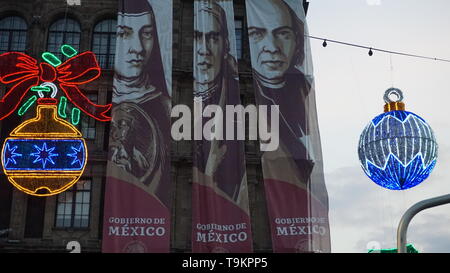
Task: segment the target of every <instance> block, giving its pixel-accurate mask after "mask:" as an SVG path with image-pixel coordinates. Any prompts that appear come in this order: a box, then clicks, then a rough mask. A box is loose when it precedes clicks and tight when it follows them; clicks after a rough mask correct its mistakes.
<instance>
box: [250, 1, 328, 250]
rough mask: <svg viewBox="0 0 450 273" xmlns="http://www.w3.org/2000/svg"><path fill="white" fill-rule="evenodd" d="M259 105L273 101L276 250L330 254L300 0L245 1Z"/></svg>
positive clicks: (267, 180)
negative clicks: (275, 113)
mask: <svg viewBox="0 0 450 273" xmlns="http://www.w3.org/2000/svg"><path fill="white" fill-rule="evenodd" d="M245 3H246V10H247V27H248V38H249V46H250V53H251V63H252V69H253V78H254V86H255V93H256V94H255V97H256V102H257V104H258V105H260V106H261V105H267V106H269V105H270V106H272V105H278V109H279V111H278V114H279V125H278V126H277V125H275V124H274V125H272V124H270V122H269V121H271V118H270V116H259V119H263V122H267V123H268V128H270V129H271V130H278V132H279V146H278V148H277V149H275V150H274V151H265V152H263V155H262V159H261V160H262V168H263V177H264V185H265V190H266V199H267V206H268V213H269V221H270V226H271V233H272V246H273V251H274V252H330V251H331V249H330V233H329V223H328V195H327V191H326V187H325V182H324V176H323V162H322V152H321V146H320V137H319V128H318V121H317V112H316V103H315V91H314V80H313V68H312V61H311V51H310V46H309V42H308V40H307V39H305V36H304V35H305V33H307V26H306V19H305V13H304V10H303V8H302V7H303V5H302V1H301V0H246V1H245Z"/></svg>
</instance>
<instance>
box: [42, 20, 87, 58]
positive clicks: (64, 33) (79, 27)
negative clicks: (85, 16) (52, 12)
mask: <svg viewBox="0 0 450 273" xmlns="http://www.w3.org/2000/svg"><path fill="white" fill-rule="evenodd" d="M66 20H67V21H69V20H71V21H73V22H74V23H76V24H77V25H78V29H79V31H68V30H66V29H64V30H52V27H53V26H55V24H56V23H57V22H62V24H66V23H67V21H66ZM65 27H67V25H66V26H65ZM55 28H58V27H57V26H56V27H55ZM52 34H55V35H56V36H55V41H57V37H58V34H62V44H61V45H59V46H60V47H61V46H62V45H64V44H65V43H66V38H67V37H68V34H70V35H76V34H78V44H77V45H73V44H70V46H72V47H73V48H75V49H76V50H79V49H80V46H81V38H82V35H81V24H80V22H79V21H78V20H76V19H74V18H70V17H67V18H58V19H55V20H54V21H53V22H52V23H51V24H50V25H49V27H48V35H47V44H46V51H48V52H50V53H53V54H55V55H56V56H57V57H59V58H60V59H61V61H64V60H63V59H65V56H64V55H63V54H62V53H61V52H60V51H51V50H50V48H49V46H50V37H51V35H52ZM55 45H57V43H56V42H55Z"/></svg>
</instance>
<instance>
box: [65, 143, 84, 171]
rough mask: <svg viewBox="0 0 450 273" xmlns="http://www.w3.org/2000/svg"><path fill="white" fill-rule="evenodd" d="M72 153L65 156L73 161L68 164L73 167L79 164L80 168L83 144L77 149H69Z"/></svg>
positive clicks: (72, 147)
mask: <svg viewBox="0 0 450 273" xmlns="http://www.w3.org/2000/svg"><path fill="white" fill-rule="evenodd" d="M70 148H71V149H72V151H73V153H71V154H67V156H70V157H73V161H72V162H71V163H70V164H71V165H72V166H73V165H75V164H76V163H77V162H78V164H80V167H81V166H82V165H83V163H82V160H83V151H82V150H81V149H82V148H83V144H80V147H79V148H78V149H77V148H76V147H74V146H71V147H70Z"/></svg>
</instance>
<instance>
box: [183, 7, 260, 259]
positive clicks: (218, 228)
mask: <svg viewBox="0 0 450 273" xmlns="http://www.w3.org/2000/svg"><path fill="white" fill-rule="evenodd" d="M193 64H194V68H193V69H194V111H200V115H201V114H203V117H202V118H199V119H197V120H195V121H194V155H193V187H192V191H193V193H192V251H193V252H234V253H235V252H252V244H253V243H252V235H251V226H250V214H249V208H248V189H247V178H246V171H245V156H244V154H245V151H244V141H243V140H237V137H235V135H234V136H233V137H231V138H227V137H226V133H227V130H231V128H229V127H227V126H226V122H225V117H226V115H227V111H226V105H229V106H235V105H240V96H239V79H238V71H237V61H236V39H235V26H234V12H233V1H232V0H217V1H216V0H208V1H205V0H199V1H195V2H194V63H193ZM199 109H200V110H199ZM203 109H204V111H203ZM219 113H220V114H219ZM231 125H232V126H230V127H233V128H234V129H233V130H234V132H237V131H238V130H239V129H238V126H242V123H237V122H232V123H231ZM222 127H223V128H222ZM198 128H199V130H200V134H196V132H199V130H197V129H198ZM202 128H203V129H202ZM207 128H211V130H208V129H207ZM241 129H242V128H241ZM202 133H203V136H201V135H202Z"/></svg>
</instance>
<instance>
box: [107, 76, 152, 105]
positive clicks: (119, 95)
mask: <svg viewBox="0 0 450 273" xmlns="http://www.w3.org/2000/svg"><path fill="white" fill-rule="evenodd" d="M128 85H129V83H127V82H124V81H121V80H119V79H117V78H116V77H114V83H113V97H112V101H113V103H115V104H118V103H122V102H134V103H144V102H146V101H148V100H151V99H153V98H155V97H157V96H159V95H160V94H161V91H157V90H156V87H154V86H153V85H151V86H150V87H147V88H146V87H129V86H128Z"/></svg>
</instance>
